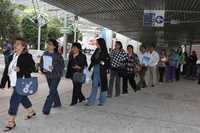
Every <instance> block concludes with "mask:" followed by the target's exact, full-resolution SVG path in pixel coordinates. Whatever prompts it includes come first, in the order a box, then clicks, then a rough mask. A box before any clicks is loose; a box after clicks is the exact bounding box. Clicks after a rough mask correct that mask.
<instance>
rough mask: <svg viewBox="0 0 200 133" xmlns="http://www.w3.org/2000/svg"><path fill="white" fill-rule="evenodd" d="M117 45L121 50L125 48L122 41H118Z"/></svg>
mask: <svg viewBox="0 0 200 133" xmlns="http://www.w3.org/2000/svg"><path fill="white" fill-rule="evenodd" d="M115 43H116V44H118V45H119V46H120V49H122V48H123V46H122V42H121V41H116V42H115Z"/></svg>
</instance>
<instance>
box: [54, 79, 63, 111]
mask: <svg viewBox="0 0 200 133" xmlns="http://www.w3.org/2000/svg"><path fill="white" fill-rule="evenodd" d="M55 80H56V81H55V85H56V86H55V87H56V88H58V85H59V83H60V79H55ZM61 105H62V104H61V100H60V96H59V93H58V89H56V90H55V97H54V107H60V106H61Z"/></svg>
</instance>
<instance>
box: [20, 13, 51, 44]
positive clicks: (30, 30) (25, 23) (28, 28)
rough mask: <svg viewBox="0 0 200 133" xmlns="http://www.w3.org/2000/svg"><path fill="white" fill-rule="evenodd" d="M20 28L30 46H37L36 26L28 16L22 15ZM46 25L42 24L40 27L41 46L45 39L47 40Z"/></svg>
mask: <svg viewBox="0 0 200 133" xmlns="http://www.w3.org/2000/svg"><path fill="white" fill-rule="evenodd" d="M21 28H22V33H23V37H24V38H25V39H26V41H27V42H28V43H29V44H30V45H31V46H32V48H37V40H38V27H37V25H36V24H34V23H33V22H32V21H31V20H30V18H28V17H24V18H23V20H22V22H21ZM47 34H48V32H47V25H45V26H43V27H42V29H41V48H44V44H45V41H47Z"/></svg>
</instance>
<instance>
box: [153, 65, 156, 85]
mask: <svg viewBox="0 0 200 133" xmlns="http://www.w3.org/2000/svg"><path fill="white" fill-rule="evenodd" d="M152 76H153V80H152V81H153V84H152V87H153V86H155V85H156V84H157V67H156V66H154V67H152Z"/></svg>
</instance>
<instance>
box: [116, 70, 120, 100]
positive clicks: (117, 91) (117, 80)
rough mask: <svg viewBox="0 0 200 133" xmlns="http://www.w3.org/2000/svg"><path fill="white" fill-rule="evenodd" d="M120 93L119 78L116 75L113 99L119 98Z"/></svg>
mask: <svg viewBox="0 0 200 133" xmlns="http://www.w3.org/2000/svg"><path fill="white" fill-rule="evenodd" d="M120 93H121V77H120V76H119V74H118V73H116V82H115V97H118V96H120Z"/></svg>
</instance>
